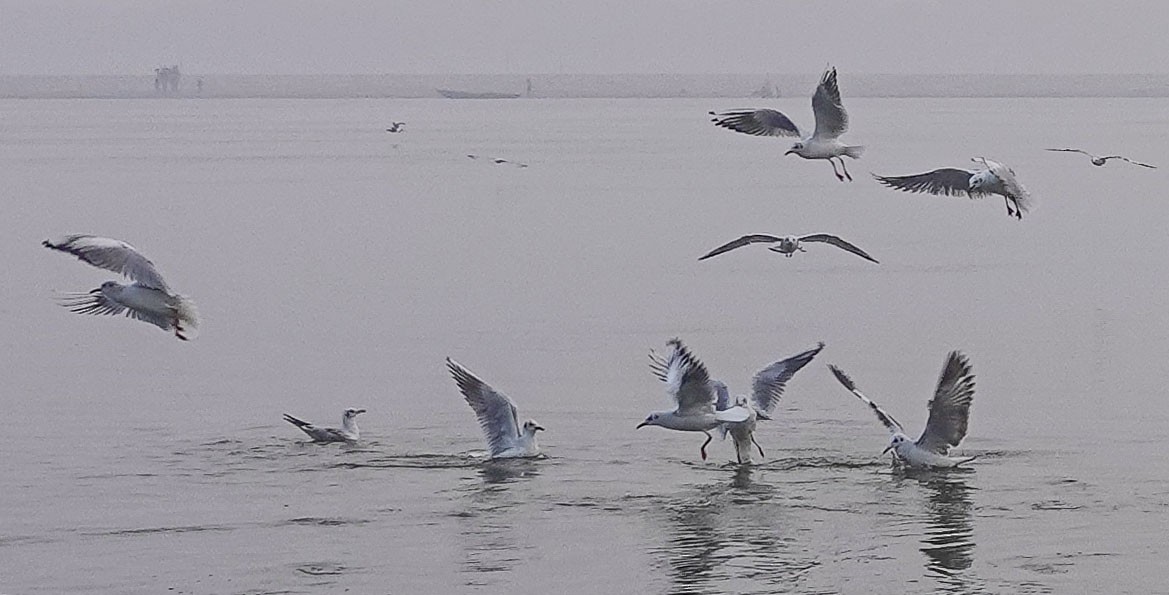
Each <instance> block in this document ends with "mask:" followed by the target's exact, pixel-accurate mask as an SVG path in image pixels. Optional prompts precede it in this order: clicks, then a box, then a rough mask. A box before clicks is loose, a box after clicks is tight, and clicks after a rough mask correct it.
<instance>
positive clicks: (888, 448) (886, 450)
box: [881, 444, 893, 456]
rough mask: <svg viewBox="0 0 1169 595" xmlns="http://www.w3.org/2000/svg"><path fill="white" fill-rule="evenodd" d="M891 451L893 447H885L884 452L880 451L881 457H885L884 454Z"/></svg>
mask: <svg viewBox="0 0 1169 595" xmlns="http://www.w3.org/2000/svg"><path fill="white" fill-rule="evenodd" d="M892 449H893V445H892V444H890V445H889V446H886V447H885V450H882V451H881V455H882V456H884V455H885V453H887V452H889V451H890V450H892Z"/></svg>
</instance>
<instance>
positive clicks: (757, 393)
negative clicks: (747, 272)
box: [650, 343, 824, 465]
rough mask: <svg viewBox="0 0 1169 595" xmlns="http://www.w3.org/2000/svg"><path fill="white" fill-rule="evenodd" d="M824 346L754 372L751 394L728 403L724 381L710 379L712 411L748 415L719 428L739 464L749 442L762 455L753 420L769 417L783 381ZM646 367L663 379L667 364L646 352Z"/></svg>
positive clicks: (748, 451)
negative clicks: (736, 409)
mask: <svg viewBox="0 0 1169 595" xmlns="http://www.w3.org/2000/svg"><path fill="white" fill-rule="evenodd" d="M821 349H824V343H820V344H819V345H817V346H816V348H815V349H809V350H807V351H805V352H803V353H800V354H797V355H793V356H792V357H789V358H787V359H785V360H781V361H778V362H775V363H773V364H771V365H769V366H767V367H766V368H763V369H762V370H759V371H758V372H756V373H755V378H754V379H753V380H752V382H751V395H750V396H749V397H748V396H747V395H739V396H737V397H735V400H734V403H733V404H732V403H731V394H730V391H729V390H728V389H727V385H726V383H725V382H723V381H721V380H712V381H711V386H712V388H713V389H714V392H715V394H716V395H717V397H716V399H715V405H714V408H715V410H716V411H725V410H727V409H730V408H732V407H742V408H744V409H746V410H747V411H748V412H749V413H748V417H747V419H746V420H745V421H742V422H737V423H733V422H732V423H724V424H723V425H722V426H721V427H720V428H719V430H720V431H721V432H722V436H723V438H724V439H725V438H726V437H727V434H728V433H729V434H730V435H731V438H733V439H734V442H735V456H736V458H737V459H738V461H739V464H740V465H742V464H744V463H750V462H751V445H752V444H754V445H755V448H757V449H759V456H761V457H765V456H766V455H764V454H763V447H762V446H759V443H758V442H756V441H755V423H756V421H757V420H760V419H765V420H769V419H771V415H772V413H773V412H774V411H775V407H776V406H777V405H778V404H779V399H780V397H782V396H783V389H784V386H786V385H787V381H788V380H791V377H792V376H793V375H795V373H796V372H798V371H799V370H800V368H803V367H804V366H806V365H808V362H811V361H812V358H814V357H816V354H818V353H820V350H821ZM650 360H651V363H650V367H651V368H652V369H653V371H654V374H655V375H657V376H658V378H660V379H662V380H665V376H666V369H667V364H666V360H665V359H663V358H662V357H661V356H658V355H657V354H656V353H651V354H650Z"/></svg>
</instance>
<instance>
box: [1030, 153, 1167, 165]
mask: <svg viewBox="0 0 1169 595" xmlns="http://www.w3.org/2000/svg"><path fill="white" fill-rule="evenodd" d="M1044 150H1045V151H1063V152H1065V153H1081V154H1084V155H1087V156H1088V158H1089V159H1091V160H1092V165H1096V166H1101V165H1104V164H1105V163H1107V162H1108V160H1109V159H1119V160H1121V161H1127V162H1129V163H1131V164H1133V165H1139V166H1141V167H1147V168H1149V169H1157V166H1155V165H1149V164H1148V163H1141V162H1140V161H1133V160H1132V159H1129V158H1128V157H1122V156H1120V155H1108V156H1107V157H1097V156H1095V155H1093V154H1091V153H1089V152H1087V151H1085V150H1083V149H1044Z"/></svg>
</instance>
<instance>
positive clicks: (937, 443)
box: [917, 351, 974, 455]
mask: <svg viewBox="0 0 1169 595" xmlns="http://www.w3.org/2000/svg"><path fill="white" fill-rule="evenodd" d="M973 400H974V375H973V374H971V373H970V362H969V361H967V359H966V356H964V355H962V354H961V353H959V352H957V351H952V352H950V355H949V357H948V358H947V359H946V367H945V368H942V376H941V378H939V379H938V389H937V390H936V391H935V392H934V398H932V399H930V402H929V408H930V417H929V420H928V421H926V423H925V431H924V432H922V433H921V438H918V439H917V445H918V446H920V447H922V448H924V449H926V450H929V451H933V452H936V453H938V454H941V455H944V454H946V453H948V452H949V451H950V447H951V446H958V443H959V442H961V441H962V438H964V437H965V436H966V422H967V420H968V419H969V418H970V403H971V402H972V401H973Z"/></svg>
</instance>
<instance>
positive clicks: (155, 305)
mask: <svg viewBox="0 0 1169 595" xmlns="http://www.w3.org/2000/svg"><path fill="white" fill-rule="evenodd" d="M41 244H42V245H44V246H45V247H46V248H51V249H53V250H59V251H61V252H65V253H68V254H72V255H74V256H76V257H77V258H79V259H81V260H82V261H83V262H86V263H89V264H91V265H93V266H95V267H97V268H99V269H105V270H107V271H113V272H115V273H120V274H122V275H124V276H125V277H126V278H128V279H130V280H132V281H133V283H130V284H122V283H118V282H117V281H106V282H105V283H102V284H101V287H99V288H97V289H94V290H92V291H90V292H88V293H78V294H71V295H69V296H66V297H65V299H64V300H62V302H61V303H62V305H63V306H65V307H66V308H69V309H70V311H72V312H77V313H79V314H111V315H117V314H121V313H122V312H125V313H126V316H129V317H131V318H136V319H138V320H141V321H143V322H149V323H150V324H153V325H154V326H157V327H158V328H160V329H162V330H164V331H174V334H175V336H176V337H178V338H179V339H182V340H183V341H186V340H188V339H191V338H193V337H194V332H195V331H196V328H197V326H198V324H199V322H198V314H197V313H196V312H195V304H194V302H192V301H191V300H190V299H188V298H186V297H183V296H181V295H178V294H176V293H172V292H171V290H170V288H169V287H167V285H166V281H164V280H163V279H162V275H161V274H159V272H158V269H156V268H154V263H153V262H150V260H149V259H147V258H146V257H145V256H142V254H141V253H139V252H138V251H137V250H135V249H134V247H133V246H131V245H130V244H127V243H126V242H123V241H121V240H114V239H111V238H103V237H98V236H91V235H71V236H67V237H65V238H63V239H61V240H58V241H56V242H52V241H49V240H45V241H44V242H41Z"/></svg>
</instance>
